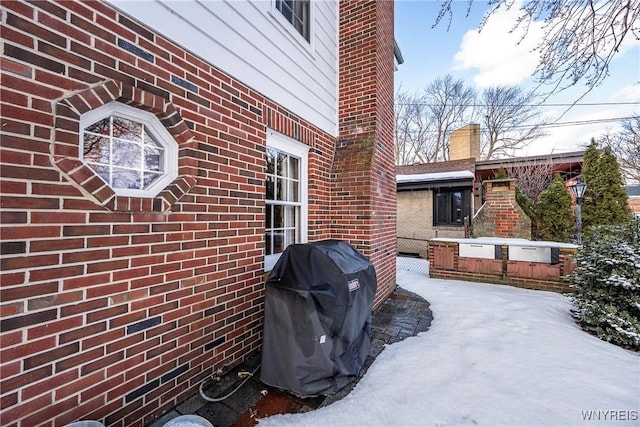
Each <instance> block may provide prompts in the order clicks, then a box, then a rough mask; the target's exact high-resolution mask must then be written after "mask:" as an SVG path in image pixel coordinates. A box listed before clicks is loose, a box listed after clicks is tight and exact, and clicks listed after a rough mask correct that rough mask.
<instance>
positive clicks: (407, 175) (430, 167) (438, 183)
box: [396, 124, 583, 257]
mask: <svg viewBox="0 0 640 427" xmlns="http://www.w3.org/2000/svg"><path fill="white" fill-rule="evenodd" d="M450 147H451V148H450V160H449V161H446V162H437V163H426V164H415V165H405V166H396V182H397V190H398V196H397V197H398V213H397V217H398V252H399V253H405V254H420V255H421V256H423V257H426V256H427V242H426V241H427V240H428V239H432V238H435V237H447V238H458V237H470V230H471V225H472V221H473V218H474V216H475V215H476V214H477V213H478V211H479V210H480V208H481V207H482V205H483V203H484V202H485V199H484V195H485V194H486V189H484V188H483V185H484V183H485V182H487V181H489V180H492V179H493V178H494V177H495V174H496V173H497V171H498V170H499V169H500V167H504V168H505V169H512V168H524V167H535V166H547V165H551V172H552V173H554V174H555V173H560V174H561V175H562V176H563V177H564V178H565V179H566V180H569V179H571V178H572V177H575V176H577V175H579V174H580V173H581V170H582V155H583V152H573V153H562V154H550V155H543V156H530V157H519V158H511V159H500V160H479V159H480V126H479V125H477V124H472V125H468V126H465V127H463V128H460V129H458V130H456V131H454V132H452V133H451V141H450ZM505 185H507V187H509V185H508V184H506V183H505ZM489 194H495V195H498V194H501V193H498V192H493V191H492V192H490V193H489Z"/></svg>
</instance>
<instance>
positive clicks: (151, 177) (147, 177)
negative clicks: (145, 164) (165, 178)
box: [142, 172, 162, 188]
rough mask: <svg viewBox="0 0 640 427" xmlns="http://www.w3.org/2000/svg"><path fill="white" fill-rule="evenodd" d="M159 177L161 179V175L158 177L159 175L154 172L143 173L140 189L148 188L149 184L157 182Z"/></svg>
mask: <svg viewBox="0 0 640 427" xmlns="http://www.w3.org/2000/svg"><path fill="white" fill-rule="evenodd" d="M161 177H162V175H160V174H159V173H156V172H145V173H144V174H143V187H142V188H148V187H149V186H150V185H151V184H153V183H154V182H156V181H157V180H159V179H160V178H161Z"/></svg>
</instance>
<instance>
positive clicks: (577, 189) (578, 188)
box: [569, 178, 587, 245]
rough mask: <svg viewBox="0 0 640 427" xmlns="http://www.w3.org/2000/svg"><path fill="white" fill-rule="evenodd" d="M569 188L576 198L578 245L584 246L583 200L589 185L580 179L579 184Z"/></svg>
mask: <svg viewBox="0 0 640 427" xmlns="http://www.w3.org/2000/svg"><path fill="white" fill-rule="evenodd" d="M569 188H570V189H571V192H572V193H573V196H574V197H575V198H576V226H577V228H578V233H577V234H578V235H577V240H578V244H579V245H581V244H582V198H583V197H584V190H586V189H587V184H585V183H584V182H582V181H581V179H580V178H578V180H577V182H576V183H575V184H573V185H570V186H569Z"/></svg>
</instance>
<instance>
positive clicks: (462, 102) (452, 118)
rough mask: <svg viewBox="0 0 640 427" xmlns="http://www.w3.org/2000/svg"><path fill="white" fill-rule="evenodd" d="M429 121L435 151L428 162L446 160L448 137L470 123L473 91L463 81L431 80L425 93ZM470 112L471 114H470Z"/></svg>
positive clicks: (448, 77) (449, 76) (474, 95)
mask: <svg viewBox="0 0 640 427" xmlns="http://www.w3.org/2000/svg"><path fill="white" fill-rule="evenodd" d="M424 95H425V100H426V102H427V103H428V110H429V119H430V122H431V123H432V125H433V132H434V134H433V140H434V141H435V147H434V149H433V151H432V153H431V156H430V158H431V161H439V160H449V135H450V134H451V132H452V131H454V130H455V129H457V128H459V127H461V126H463V125H465V124H466V123H467V122H469V121H470V120H469V119H470V117H471V115H472V114H473V106H474V103H475V97H476V94H475V91H474V90H473V89H471V88H470V87H468V86H466V85H465V83H464V80H462V79H460V80H454V79H453V77H452V76H451V75H450V74H447V75H445V76H444V77H439V78H437V79H436V80H434V81H433V82H432V83H431V84H430V85H429V86H427V88H426V89H425V90H424ZM469 109H471V111H469Z"/></svg>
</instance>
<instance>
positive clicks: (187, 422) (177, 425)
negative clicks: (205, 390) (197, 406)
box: [163, 415, 213, 427]
mask: <svg viewBox="0 0 640 427" xmlns="http://www.w3.org/2000/svg"><path fill="white" fill-rule="evenodd" d="M163 427H213V424H211V423H210V422H209V421H207V419H206V418H202V417H200V416H198V415H180V416H179V417H176V418H174V419H172V420H169V422H167V423H166V424H165V425H164V426H163Z"/></svg>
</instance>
